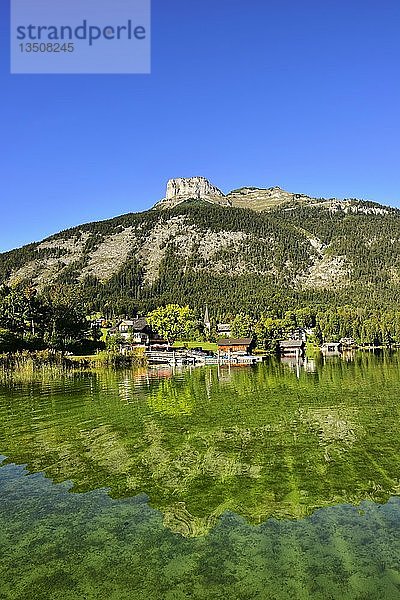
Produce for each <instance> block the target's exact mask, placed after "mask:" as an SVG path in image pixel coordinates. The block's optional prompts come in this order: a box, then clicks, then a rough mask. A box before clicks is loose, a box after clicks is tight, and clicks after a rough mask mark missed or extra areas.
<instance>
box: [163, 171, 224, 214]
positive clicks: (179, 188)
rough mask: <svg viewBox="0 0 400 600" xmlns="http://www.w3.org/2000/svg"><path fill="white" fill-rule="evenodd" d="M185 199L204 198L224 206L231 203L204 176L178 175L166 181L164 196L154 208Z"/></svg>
mask: <svg viewBox="0 0 400 600" xmlns="http://www.w3.org/2000/svg"><path fill="white" fill-rule="evenodd" d="M185 200H205V201H208V202H212V203H216V204H222V205H224V206H230V205H231V203H230V201H229V200H228V199H226V197H225V195H224V194H223V193H222V192H221V190H219V189H218V188H217V187H215V185H212V183H210V182H209V181H208V179H206V178H205V177H187V178H183V177H178V178H177V179H170V180H169V181H168V183H167V193H166V196H165V198H163V199H162V200H160V202H157V204H156V205H155V207H154V208H173V207H174V206H176V205H177V204H180V203H181V202H184V201H185Z"/></svg>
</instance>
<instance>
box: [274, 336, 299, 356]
mask: <svg viewBox="0 0 400 600" xmlns="http://www.w3.org/2000/svg"><path fill="white" fill-rule="evenodd" d="M279 352H280V354H281V355H282V356H301V355H302V354H303V353H304V341H303V340H301V339H300V340H281V341H280V342H279Z"/></svg>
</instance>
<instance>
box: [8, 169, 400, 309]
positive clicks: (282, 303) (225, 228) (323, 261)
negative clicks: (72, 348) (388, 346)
mask: <svg viewBox="0 0 400 600" xmlns="http://www.w3.org/2000/svg"><path fill="white" fill-rule="evenodd" d="M399 242H400V211H399V210H397V209H395V208H391V207H385V206H382V205H379V204H377V203H374V202H369V201H362V200H356V199H345V200H338V199H334V198H332V199H323V198H312V197H310V196H307V195H304V194H294V193H290V192H286V191H284V190H282V189H281V188H279V187H270V188H267V189H258V188H251V187H244V188H241V189H237V190H233V191H231V192H229V193H228V194H224V193H222V192H221V191H220V190H219V189H218V188H217V187H215V186H214V185H212V184H211V183H210V182H209V181H208V180H207V179H205V178H203V177H194V178H189V179H173V180H170V181H169V182H168V184H167V192H166V196H165V198H163V199H162V200H160V201H159V202H157V203H156V204H155V205H154V207H153V208H152V209H150V210H148V211H145V212H142V213H131V214H127V215H122V216H119V217H116V218H114V219H109V220H106V221H100V222H95V223H88V224H84V225H80V226H78V227H74V228H72V229H68V230H66V231H62V232H60V233H57V234H56V235H53V236H51V237H49V238H47V239H45V240H43V241H42V242H39V243H34V244H29V245H27V246H24V247H23V248H20V249H17V250H13V251H11V252H6V253H3V254H0V284H2V283H7V284H9V285H28V284H29V285H34V286H36V287H37V288H38V289H44V288H46V287H47V286H49V285H54V284H63V285H67V286H73V287H76V289H77V290H79V293H80V294H81V295H82V297H83V299H84V300H85V302H86V304H87V306H88V308H90V309H96V310H105V311H109V312H114V311H115V312H117V313H118V312H119V313H121V312H133V311H135V310H138V311H143V310H148V309H150V308H152V307H154V306H156V305H158V304H162V303H165V302H171V301H176V302H179V303H185V304H186V303H189V304H190V305H192V306H193V307H194V308H197V309H198V310H199V311H200V310H202V308H203V306H204V305H205V304H206V303H207V304H208V305H209V307H210V308H211V309H212V310H213V314H214V315H216V316H220V317H222V316H224V315H227V314H229V313H235V312H237V311H240V310H243V311H246V312H253V313H257V314H258V313H260V312H262V311H263V310H267V309H268V310H275V311H276V310H277V309H278V308H282V309H290V308H292V307H294V306H297V307H298V306H310V305H314V304H317V305H318V306H324V305H327V304H331V305H332V304H333V305H340V306H344V305H351V306H361V307H365V306H369V305H370V306H371V307H373V308H374V309H376V308H377V307H382V308H383V307H391V308H393V307H397V306H400V252H399Z"/></svg>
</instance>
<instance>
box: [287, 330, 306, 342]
mask: <svg viewBox="0 0 400 600" xmlns="http://www.w3.org/2000/svg"><path fill="white" fill-rule="evenodd" d="M288 340H302V341H303V342H305V341H306V340H307V331H306V330H305V329H303V327H297V328H296V329H294V330H293V331H292V332H291V333H290V334H289V336H288Z"/></svg>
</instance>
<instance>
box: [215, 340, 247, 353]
mask: <svg viewBox="0 0 400 600" xmlns="http://www.w3.org/2000/svg"><path fill="white" fill-rule="evenodd" d="M217 345H218V351H219V352H222V353H224V354H231V353H235V352H243V353H245V354H251V351H252V350H253V348H254V340H253V338H237V339H234V338H225V339H222V340H218V342H217Z"/></svg>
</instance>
